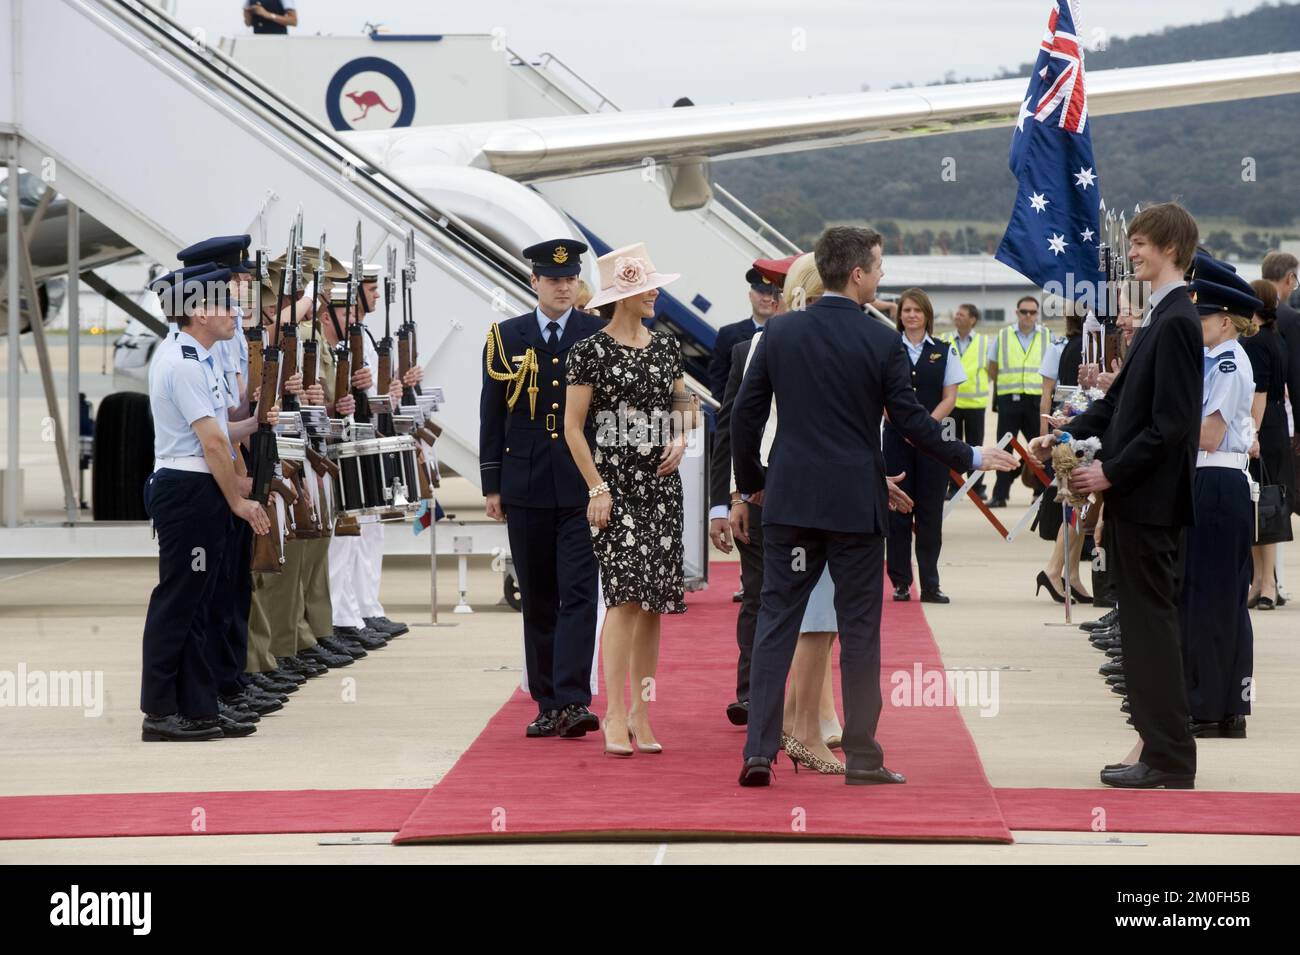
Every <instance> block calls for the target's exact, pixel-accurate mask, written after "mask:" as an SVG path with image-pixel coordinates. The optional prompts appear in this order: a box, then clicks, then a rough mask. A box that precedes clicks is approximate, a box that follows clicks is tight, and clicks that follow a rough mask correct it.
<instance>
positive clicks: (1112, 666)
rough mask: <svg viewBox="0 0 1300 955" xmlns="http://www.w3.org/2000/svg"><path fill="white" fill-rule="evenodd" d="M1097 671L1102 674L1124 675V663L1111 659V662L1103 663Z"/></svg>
mask: <svg viewBox="0 0 1300 955" xmlns="http://www.w3.org/2000/svg"><path fill="white" fill-rule="evenodd" d="M1097 672H1098V673H1100V674H1101V675H1102V676H1123V675H1124V664H1122V663H1120V662H1119V661H1118V660H1111V661H1110V662H1109V663H1103V664H1102V665H1101V666H1099V667H1097Z"/></svg>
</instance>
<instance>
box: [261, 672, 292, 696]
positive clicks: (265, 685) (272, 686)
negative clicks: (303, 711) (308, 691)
mask: <svg viewBox="0 0 1300 955" xmlns="http://www.w3.org/2000/svg"><path fill="white" fill-rule="evenodd" d="M250 676H251V682H252V684H253V686H255V687H257V688H258V689H259V690H262V691H264V692H266V693H269V694H270V695H271V696H277V697H284V699H288V694H290V693H297V692H298V684H297V683H281V682H280V681H279V680H275V679H272V678H271V677H269V676H267V675H266V674H265V673H253V674H251V675H250ZM281 702H283V700H282V701H281Z"/></svg>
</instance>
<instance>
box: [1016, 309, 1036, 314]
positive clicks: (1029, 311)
mask: <svg viewBox="0 0 1300 955" xmlns="http://www.w3.org/2000/svg"><path fill="white" fill-rule="evenodd" d="M1016 314H1017V315H1037V314H1038V309H1036V308H1018V309H1016Z"/></svg>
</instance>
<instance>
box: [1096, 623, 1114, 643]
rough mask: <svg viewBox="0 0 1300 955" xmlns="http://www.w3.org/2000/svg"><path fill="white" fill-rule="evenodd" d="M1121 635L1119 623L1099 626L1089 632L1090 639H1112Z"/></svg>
mask: <svg viewBox="0 0 1300 955" xmlns="http://www.w3.org/2000/svg"><path fill="white" fill-rule="evenodd" d="M1118 636H1119V623H1118V622H1116V623H1112V624H1111V625H1110V626H1109V627H1098V628H1097V629H1096V630H1093V631H1092V632H1091V633H1089V634H1088V639H1089V640H1111V639H1114V638H1115V637H1118Z"/></svg>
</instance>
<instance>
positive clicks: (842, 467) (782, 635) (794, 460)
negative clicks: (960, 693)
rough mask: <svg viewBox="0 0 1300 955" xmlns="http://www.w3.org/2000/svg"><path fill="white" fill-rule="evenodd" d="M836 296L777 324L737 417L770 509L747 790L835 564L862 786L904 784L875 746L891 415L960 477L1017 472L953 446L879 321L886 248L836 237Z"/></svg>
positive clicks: (845, 233) (850, 740) (841, 233)
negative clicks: (874, 309) (875, 316)
mask: <svg viewBox="0 0 1300 955" xmlns="http://www.w3.org/2000/svg"><path fill="white" fill-rule="evenodd" d="M814 254H815V256H816V263H817V271H818V273H819V274H820V275H821V278H822V282H823V283H824V285H825V286H826V289H827V291H826V293H825V294H824V295H823V296H822V297H821V299H819V300H818V301H817V302H816V303H815V304H813V305H810V306H808V308H807V309H806V310H805V311H803V312H799V313H792V314H789V315H780V316H777V317H776V318H774V319H772V320H771V321H769V322H768V324H767V328H766V329H765V331H764V334H763V337H762V338H761V339H759V342H758V344H757V345H756V346H755V351H754V355H753V357H752V358H751V359H750V364H749V370H748V372H746V374H745V377H744V379H743V381H742V383H741V386H740V392H739V394H738V395H737V396H736V402H735V408H734V409H733V411H732V420H731V440H732V456H733V458H734V461H735V469H736V486H737V487H738V488H740V490H741V491H744V492H746V493H748V494H750V495H751V497H756V498H757V499H758V503H759V504H761V505H762V506H763V593H762V605H761V608H760V610H759V618H758V630H757V633H756V635H755V638H754V652H753V659H752V662H751V665H750V704H749V732H748V737H747V740H746V743H745V754H744V755H745V762H744V766H743V767H742V770H741V775H740V784H741V785H742V786H766V785H768V784H769V782H770V781H771V766H772V760H773V759H775V757H776V753H777V749H778V747H779V744H780V737H781V711H782V707H783V704H784V698H785V682H786V677H787V675H788V674H789V671H790V663H791V660H792V659H793V658H794V649H795V644H796V642H797V641H798V638H799V623H800V621H801V619H802V618H803V612H804V608H805V607H806V605H807V603H808V597H809V595H810V594H811V593H812V589H813V587H814V585H815V584H816V583H817V579H818V577H820V576H821V572H822V569H823V568H824V567H825V566H826V564H827V562H829V563H830V572H831V578H832V579H833V580H834V582H835V613H836V616H837V618H838V620H839V625H840V647H841V649H840V668H841V675H842V687H843V693H844V713H845V726H844V736H843V747H844V752H845V754H846V756H847V758H848V767H847V776H846V781H847V782H848V783H849V784H850V785H869V784H874V783H901V782H904V779H903V777H902V776H901V775H899V774H898V773H892V772H890V771H889V770H888V769H886V768H885V766H884V753H883V751H882V750H881V748H880V744H879V743H877V742H876V738H875V737H876V725H877V723H878V721H879V719H880V708H881V697H880V608H881V593H882V590H883V587H884V551H885V544H884V538H883V534H884V533H885V530H886V528H887V526H888V520H889V511H888V491H887V487H886V483H885V462H884V455H883V453H882V452H881V444H880V422H881V415H882V413H883V412H884V411H888V412H889V418H890V421H892V422H893V424H894V426H895V427H897V428H898V429H900V430H901V431H902V432H903V434H904V435H905V436H906V437H907V438H908V439H909V440H911V441H912V442H913V443H914V444H915V445H916V446H917V447H918V448H920V449H921V450H922V451H924V452H925V453H927V454H930V455H932V456H934V457H936V458H938V459H939V460H941V461H943V462H944V463H945V464H947V465H948V466H949V467H950V468H953V469H954V470H958V471H966V470H970V469H971V468H981V469H985V470H987V469H991V468H998V469H1000V470H1010V469H1011V468H1013V467H1014V466H1015V459H1014V458H1012V457H1011V455H1009V454H1007V453H1006V452H1004V451H1001V450H1000V449H997V448H982V449H975V448H971V447H969V446H968V445H965V444H961V443H959V442H948V441H945V440H944V437H943V428H942V427H941V426H940V424H939V423H938V422H937V421H935V420H934V419H933V418H931V417H930V415H929V413H928V412H926V410H925V408H924V407H922V406H921V403H920V402H919V401H917V399H916V393H915V392H914V391H913V390H912V380H911V368H910V363H909V361H908V359H907V355H906V354H905V353H904V351H903V344H902V341H901V339H900V338H899V337H898V334H897V333H896V332H895V331H893V330H892V329H890V328H888V327H886V326H885V325H883V324H882V323H880V322H876V321H873V320H871V319H869V318H867V317H866V316H865V315H863V313H862V306H863V305H865V304H866V303H867V302H870V301H872V300H873V299H874V298H875V297H876V288H877V286H878V285H879V283H880V277H881V275H882V274H883V271H882V269H881V237H880V235H879V233H876V232H873V231H871V230H870V229H857V228H847V227H836V228H832V229H828V230H827V231H826V232H825V233H824V234H823V235H822V237H821V238H820V239H819V240H818V242H817V248H816V250H815V253H814ZM773 396H775V397H776V400H777V402H778V404H779V406H780V410H781V414H780V420H779V421H778V424H777V433H776V438H775V441H774V442H773V445H772V449H771V453H770V456H769V463H768V469H767V471H766V473H765V472H764V469H763V467H762V461H761V457H760V443H761V439H762V433H763V425H764V423H765V422H766V421H767V418H768V414H769V411H770V408H771V404H772V398H773Z"/></svg>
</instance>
